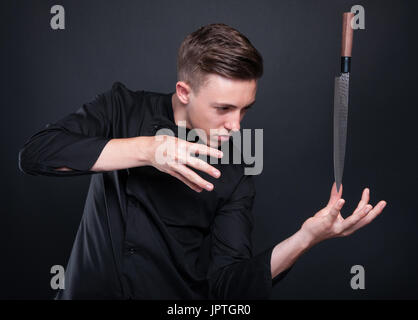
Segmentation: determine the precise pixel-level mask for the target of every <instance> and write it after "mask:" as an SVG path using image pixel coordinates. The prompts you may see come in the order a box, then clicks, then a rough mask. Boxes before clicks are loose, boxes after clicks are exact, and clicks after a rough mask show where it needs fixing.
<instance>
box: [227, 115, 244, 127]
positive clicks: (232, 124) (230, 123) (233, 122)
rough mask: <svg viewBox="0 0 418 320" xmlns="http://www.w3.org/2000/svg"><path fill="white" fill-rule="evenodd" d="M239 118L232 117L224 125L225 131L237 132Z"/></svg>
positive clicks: (237, 116) (238, 116)
mask: <svg viewBox="0 0 418 320" xmlns="http://www.w3.org/2000/svg"><path fill="white" fill-rule="evenodd" d="M240 122H241V118H240V115H239V114H235V115H232V116H231V118H229V119H228V121H227V122H226V123H225V129H227V130H229V131H239V129H240Z"/></svg>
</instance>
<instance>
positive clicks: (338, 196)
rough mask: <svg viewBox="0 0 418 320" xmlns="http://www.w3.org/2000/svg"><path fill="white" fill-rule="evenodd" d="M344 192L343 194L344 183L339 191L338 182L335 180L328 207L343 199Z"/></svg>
mask: <svg viewBox="0 0 418 320" xmlns="http://www.w3.org/2000/svg"><path fill="white" fill-rule="evenodd" d="M342 194H343V185H342V184H341V186H340V191H339V192H337V184H336V183H335V182H334V183H333V184H332V187H331V194H330V197H329V201H328V204H327V207H330V206H332V205H334V203H335V202H336V201H338V199H341V196H342Z"/></svg>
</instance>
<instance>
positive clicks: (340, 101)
mask: <svg viewBox="0 0 418 320" xmlns="http://www.w3.org/2000/svg"><path fill="white" fill-rule="evenodd" d="M353 17H354V14H353V13H351V12H344V14H343V30H342V42H341V74H340V76H339V77H336V78H335V82H334V177H335V183H336V185H337V192H339V189H340V186H341V183H342V179H343V171H344V157H345V146H346V139H347V117H348V93H349V82H350V66H351V49H352V46H353V28H352V27H351V21H352V19H353Z"/></svg>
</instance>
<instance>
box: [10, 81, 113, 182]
mask: <svg viewBox="0 0 418 320" xmlns="http://www.w3.org/2000/svg"><path fill="white" fill-rule="evenodd" d="M119 84H120V83H118V82H116V83H115V84H113V86H112V89H111V90H108V91H106V92H104V93H101V94H98V95H96V97H95V99H94V100H92V101H90V102H88V103H85V104H83V106H82V107H81V108H80V109H78V110H77V111H75V112H74V113H71V114H69V115H67V116H65V117H64V118H62V119H60V120H59V121H57V122H55V123H48V124H47V125H46V126H45V128H44V129H42V130H40V131H39V132H37V133H35V134H34V135H32V136H31V137H30V138H29V139H28V140H27V141H26V143H25V144H24V146H23V148H22V149H21V150H20V151H19V159H18V163H19V168H20V170H21V171H22V172H24V173H27V174H30V175H45V176H77V175H85V174H93V173H96V172H94V171H90V169H91V167H92V166H93V165H94V164H95V163H96V161H97V159H98V158H99V156H100V153H101V152H102V150H103V148H104V147H105V145H106V144H107V142H108V141H109V140H111V139H112V109H113V107H114V106H113V102H114V101H118V99H117V97H115V95H117V89H118V87H119ZM60 167H67V168H70V169H72V171H58V170H55V169H56V168H60Z"/></svg>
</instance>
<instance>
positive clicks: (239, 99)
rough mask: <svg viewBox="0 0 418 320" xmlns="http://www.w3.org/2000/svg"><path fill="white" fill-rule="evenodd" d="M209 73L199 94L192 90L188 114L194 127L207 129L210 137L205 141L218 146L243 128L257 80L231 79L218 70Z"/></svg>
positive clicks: (253, 100) (205, 130)
mask: <svg viewBox="0 0 418 320" xmlns="http://www.w3.org/2000/svg"><path fill="white" fill-rule="evenodd" d="M207 77H208V78H207V82H206V83H205V84H204V85H202V87H201V88H200V90H199V92H198V94H197V95H196V94H195V93H194V92H193V90H190V94H189V103H188V104H187V105H186V112H187V118H188V119H189V120H188V121H189V122H190V125H191V127H192V128H194V129H195V128H199V129H202V130H203V131H204V132H205V134H206V136H207V137H208V138H209V139H210V141H205V143H206V144H207V145H209V146H219V144H221V143H223V142H225V141H227V140H228V136H229V135H230V134H231V133H232V131H238V130H239V129H240V122H241V120H242V119H243V117H244V115H245V113H246V112H247V110H248V108H249V107H250V106H251V105H252V104H253V103H254V102H255V96H256V91H257V81H256V80H231V79H227V78H224V77H221V76H219V75H217V74H209V75H207ZM211 134H212V135H211Z"/></svg>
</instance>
